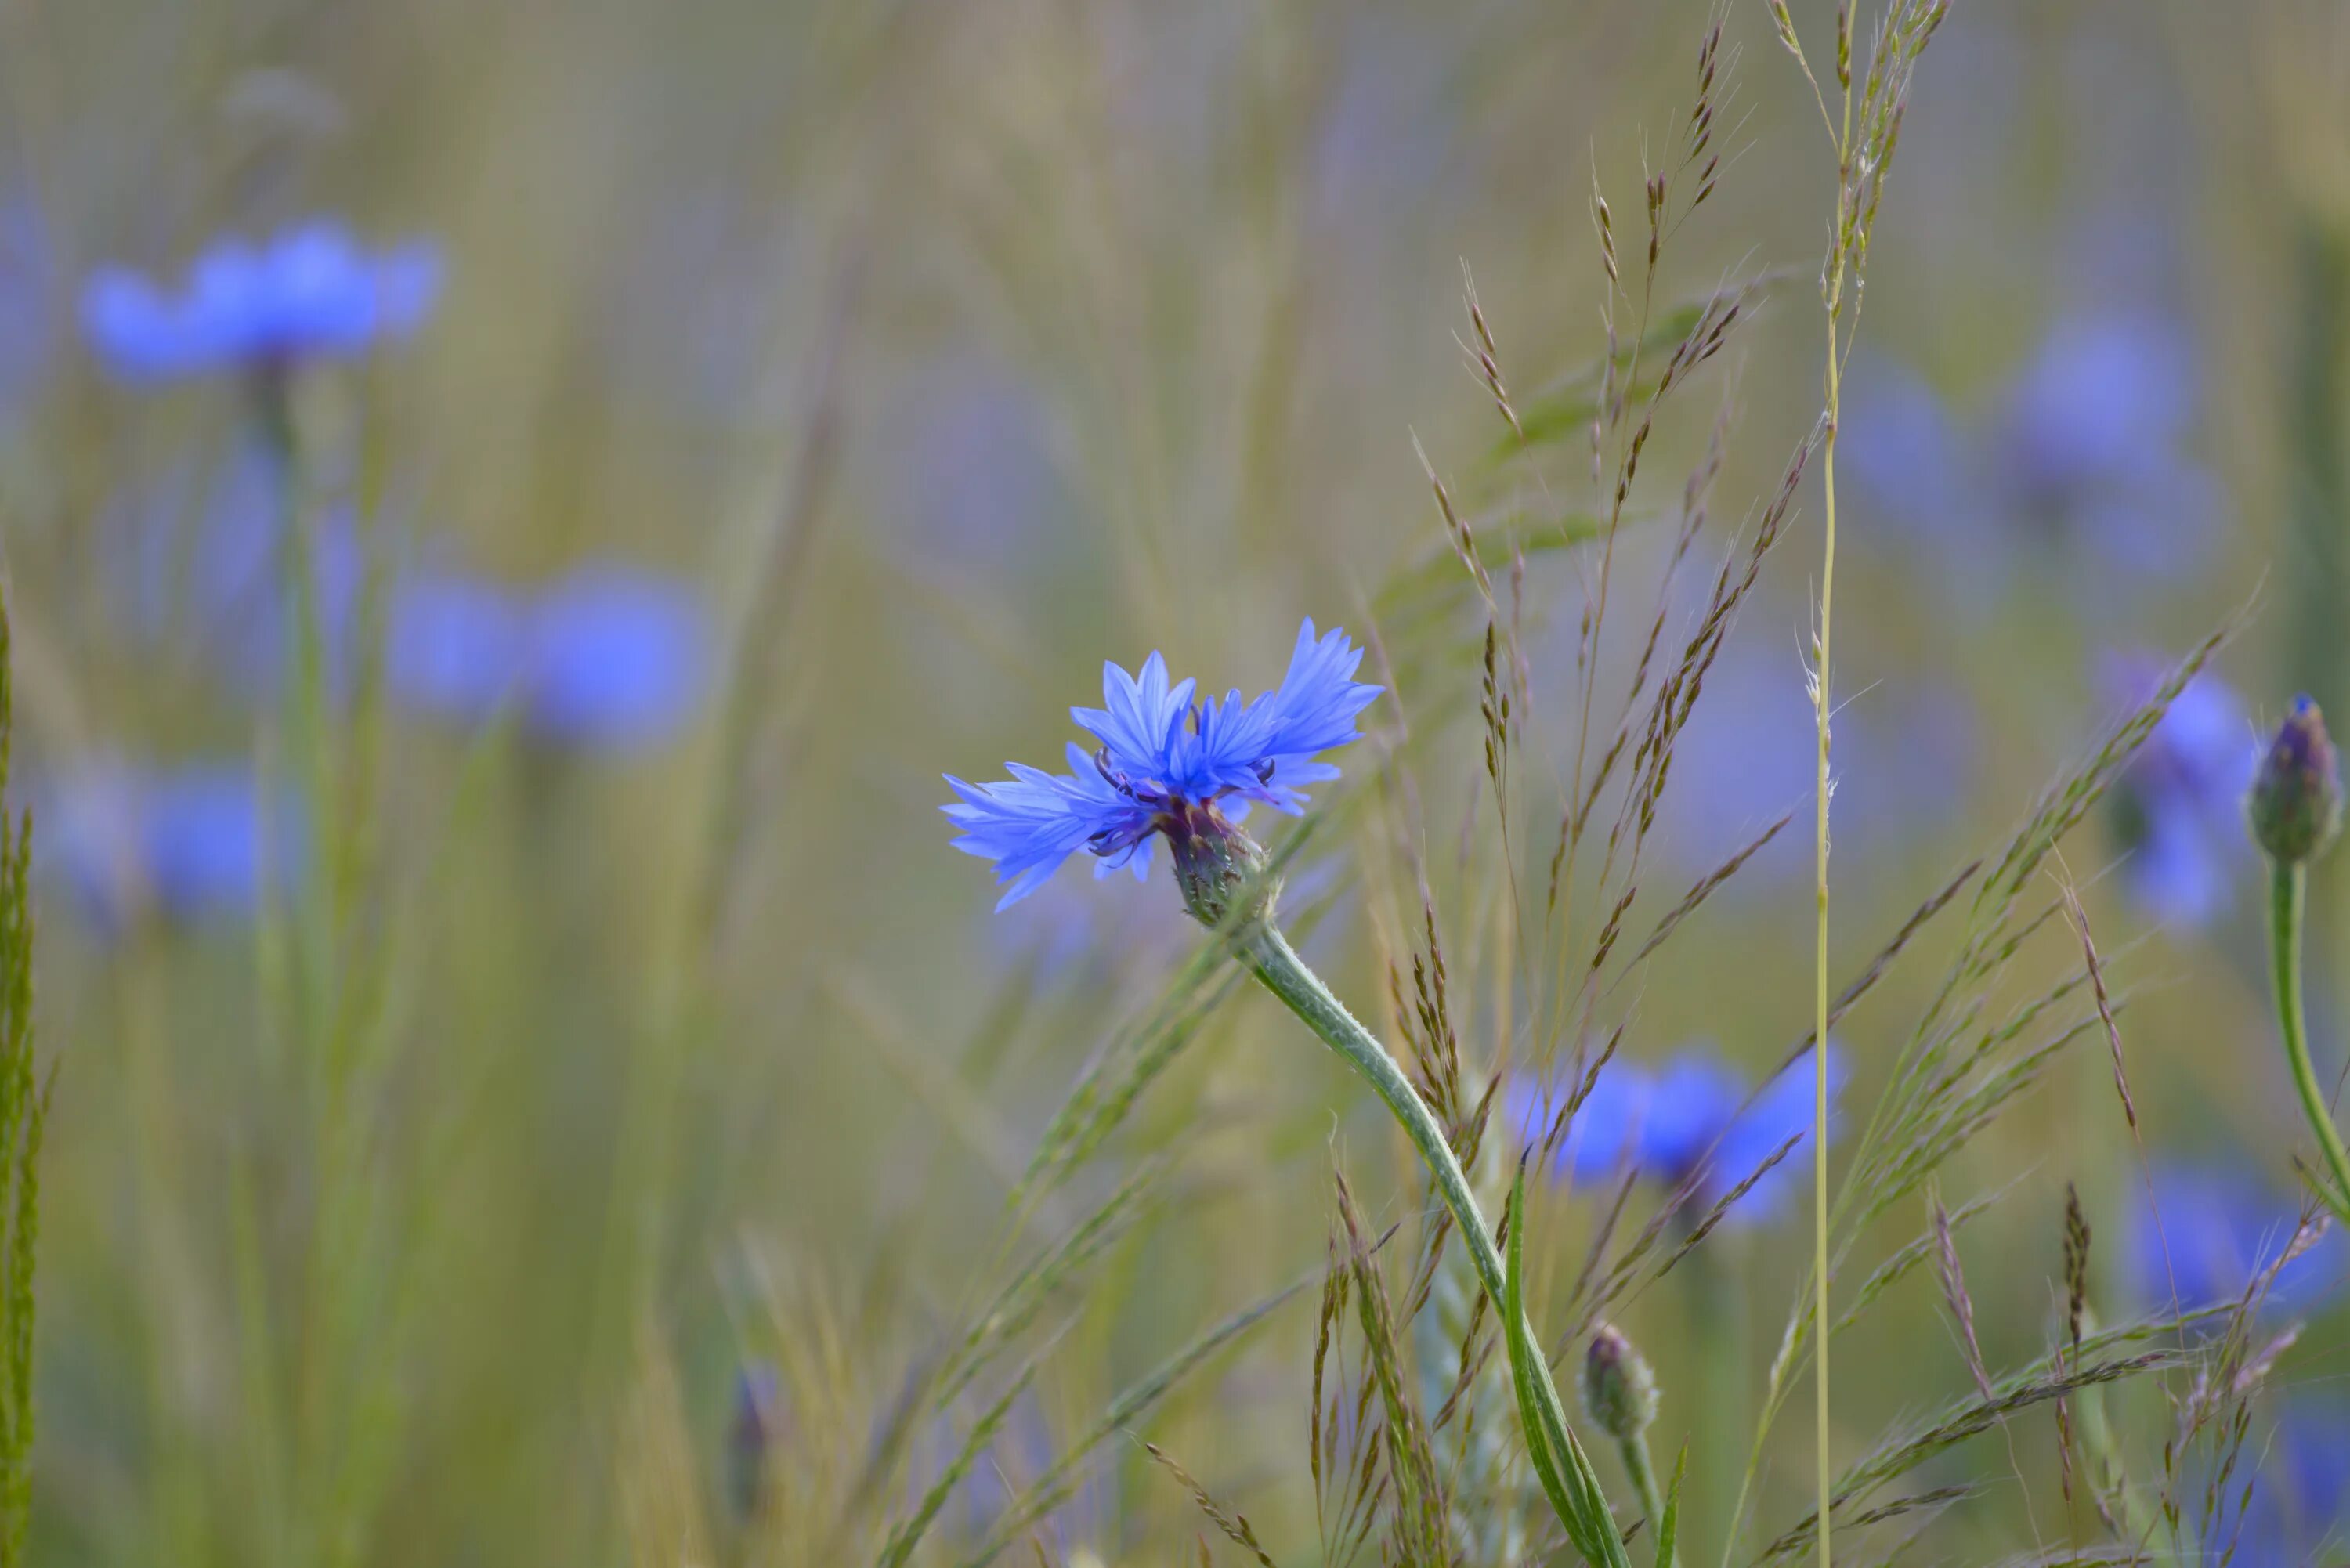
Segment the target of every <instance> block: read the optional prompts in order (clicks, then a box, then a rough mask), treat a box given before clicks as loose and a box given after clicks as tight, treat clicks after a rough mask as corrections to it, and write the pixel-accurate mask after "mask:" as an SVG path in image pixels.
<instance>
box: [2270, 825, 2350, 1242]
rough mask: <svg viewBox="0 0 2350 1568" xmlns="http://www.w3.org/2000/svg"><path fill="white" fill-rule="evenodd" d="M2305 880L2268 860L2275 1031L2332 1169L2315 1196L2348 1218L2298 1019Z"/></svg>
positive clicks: (2346, 1172) (2347, 1195)
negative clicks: (2331, 1175) (2329, 1179)
mask: <svg viewBox="0 0 2350 1568" xmlns="http://www.w3.org/2000/svg"><path fill="white" fill-rule="evenodd" d="M2308 883H2309V873H2308V869H2307V867H2303V866H2302V865H2300V864H2299V863H2297V862H2296V863H2294V864H2292V865H2286V864H2284V863H2282V862H2281V861H2272V862H2271V863H2270V866H2269V951H2270V957H2271V958H2272V961H2273V971H2272V972H2273V975H2274V978H2275V981H2276V1009H2277V1030H2278V1032H2279V1033H2282V1035H2283V1036H2284V1054H2285V1059H2286V1060H2287V1061H2289V1062H2291V1063H2292V1064H2293V1087H2294V1088H2295V1089H2297V1090H2299V1091H2300V1093H2301V1108H2302V1110H2303V1112H2304V1113H2306V1114H2307V1116H2308V1117H2309V1130H2310V1131H2311V1132H2312V1133H2314V1134H2315V1135H2316V1137H2317V1147H2319V1148H2321V1149H2323V1150H2324V1152H2325V1163H2326V1164H2327V1165H2328V1166H2329V1167H2331V1168H2332V1169H2333V1172H2334V1180H2333V1183H2332V1185H2330V1186H2329V1185H2327V1184H2325V1183H2324V1182H2319V1183H2317V1184H2316V1186H2317V1189H2318V1193H2319V1196H2321V1197H2323V1198H2324V1199H2325V1205H2326V1207H2327V1208H2329V1209H2331V1210H2334V1214H2335V1216H2336V1217H2337V1218H2339V1219H2341V1220H2343V1221H2344V1222H2345V1223H2350V1153H2345V1151H2344V1149H2343V1147H2342V1135H2341V1134H2340V1133H2338V1132H2336V1131H2335V1130H2334V1113H2333V1112H2332V1110H2330V1109H2329V1108H2328V1107H2327V1106H2326V1103H2325V1091H2324V1089H2323V1088H2322V1087H2321V1086H2320V1085H2319V1084H2318V1082H2317V1069H2316V1068H2315V1067H2314V1066H2313V1065H2312V1064H2310V1060H2309V1032H2308V1029H2307V1026H2306V1025H2305V1024H2304V1023H2303V1019H2302V1007H2301V928H2302V914H2303V906H2304V904H2305V903H2306V901H2307V892H2308Z"/></svg>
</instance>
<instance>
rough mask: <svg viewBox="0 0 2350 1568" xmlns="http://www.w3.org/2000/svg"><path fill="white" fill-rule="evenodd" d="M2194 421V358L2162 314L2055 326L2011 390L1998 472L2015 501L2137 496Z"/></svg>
mask: <svg viewBox="0 0 2350 1568" xmlns="http://www.w3.org/2000/svg"><path fill="white" fill-rule="evenodd" d="M2194 415H2195V361H2194V356H2193V353H2192V352H2191V351H2190V349H2189V346H2188V343H2187V338H2186V335H2185V333H2184V332H2183V331H2182V330H2181V329H2180V327H2179V326H2178V323H2177V322H2176V321H2174V320H2172V319H2170V318H2169V317H2162V316H2157V315H2153V314H2143V315H2139V314H2127V315H2125V314H2096V315H2089V316H2083V317H2072V318H2069V319H2067V320H2064V321H2061V322H2059V323H2058V324H2057V325H2056V326H2055V327H2054V329H2052V330H2051V331H2050V332H2049V334H2048V336H2047V337H2044V338H2043V339H2042V341H2041V343H2040V346H2039V348H2037V349H2036V350H2035V351H2034V352H2033V356H2032V358H2031V359H2030V360H2029V361H2028V362H2027V363H2026V364H2025V365H2024V367H2023V369H2022V371H2021V372H2020V373H2019V374H2018V375H2017V377H2016V379H2015V380H2014V382H2013V383H2012V385H2011V387H2010V388H2009V390H2008V394H2007V398H2006V400H2005V408H2004V410H2002V416H2001V420H2002V428H2001V441H2000V452H2001V455H2002V464H2001V469H2002V475H2003V476H2004V478H2005V479H2006V481H2007V483H2008V484H2009V486H2010V487H2011V488H2012V490H2013V491H2014V492H2015V493H2018V494H2020V495H2022V496H2024V497H2027V498H2031V499H2036V500H2039V501H2041V502H2043V504H2048V505H2051V506H2064V505H2068V504H2073V503H2074V502H2077V501H2078V500H2080V499H2081V498H2083V497H2084V496H2086V495H2091V494H2094V493H2097V492H2099V491H2101V490H2104V489H2106V488H2108V487H2119V488H2121V489H2124V490H2135V489H2137V488H2138V487H2139V486H2141V485H2143V484H2144V483H2147V481H2149V480H2151V479H2153V478H2155V477H2156V476H2157V474H2158V473H2159V472H2161V471H2162V470H2163V469H2164V468H2165V466H2166V465H2168V463H2170V462H2172V461H2173V458H2174V453H2173V450H2172V449H2173V447H2174V446H2175V444H2176V443H2177V442H2178V440H2179V439H2180V438H2181V437H2182V436H2183V435H2185V434H2186V432H2187V430H2188V428H2189V425H2190V424H2191V423H2192V422H2193V420H2194Z"/></svg>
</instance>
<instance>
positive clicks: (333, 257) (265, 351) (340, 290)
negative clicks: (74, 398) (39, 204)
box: [81, 219, 441, 382]
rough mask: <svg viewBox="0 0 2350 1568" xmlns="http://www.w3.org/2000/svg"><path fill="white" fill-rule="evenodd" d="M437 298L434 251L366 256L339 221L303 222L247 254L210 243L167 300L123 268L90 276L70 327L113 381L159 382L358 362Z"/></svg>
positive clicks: (242, 247)
mask: <svg viewBox="0 0 2350 1568" xmlns="http://www.w3.org/2000/svg"><path fill="white" fill-rule="evenodd" d="M440 289H441V255H440V252H439V251H438V250H437V249H436V248H435V247H433V246H432V245H430V244H421V243H411V244H402V245H398V246H395V247H393V248H392V249H390V250H388V251H384V252H381V253H380V254H372V255H371V254H368V253H367V252H365V251H363V250H361V249H360V248H359V244H358V242H357V241H356V240H354V239H353V238H352V237H351V234H350V231H349V230H348V229H346V228H345V227H343V225H341V224H340V223H335V222H332V221H331V220H327V219H315V220H312V221H311V222H309V223H303V224H300V225H298V226H297V227H295V228H291V229H288V230H286V231H285V232H284V233H282V234H279V235H277V237H276V238H275V239H273V240H271V241H269V242H268V243H267V244H263V245H260V246H258V247H256V246H254V245H250V244H246V243H245V242H244V241H243V240H240V239H236V238H233V237H232V238H229V239H225V240H223V241H221V242H220V243H218V244H215V245H213V248H212V249H211V250H209V251H207V252H205V253H204V254H203V256H201V257H199V258H198V259H197V261H196V264H195V265H194V266H193V267H192V268H191V269H190V270H189V274H188V280H187V285H186V287H185V288H184V290H183V291H182V292H181V293H180V294H179V295H177V296H173V295H172V294H171V293H170V292H168V291H167V290H165V289H163V288H161V287H159V286H157V285H156V284H155V283H153V282H152V281H151V280H150V279H149V278H147V277H145V276H142V275H140V274H138V273H135V272H132V271H130V270H129V269H128V268H124V267H120V266H107V267H100V268H99V270H98V271H96V272H95V273H93V274H91V275H90V278H89V281H88V284H87V285H86V286H84V288H83V290H82V302H81V314H82V325H83V327H84V328H85V329H86V330H87V331H88V335H89V340H90V343H91V345H92V346H93V347H94V348H96V349H97V350H98V352H99V356H100V357H101V358H104V359H105V361H106V362H107V365H108V366H109V369H112V370H113V371H114V372H115V373H116V374H117V375H119V376H120V377H122V378H123V379H126V380H130V381H135V382H152V381H162V380H170V379H174V378H177V377H182V376H193V375H202V374H205V373H207V372H210V371H214V370H226V369H248V368H255V367H271V366H284V365H289V364H294V363H297V362H300V361H303V360H310V359H327V358H348V357H350V356H353V355H357V354H360V353H364V352H365V351H366V350H367V349H368V348H370V347H372V346H373V345H374V344H375V343H377V342H378V341H379V340H383V339H391V338H400V337H406V336H407V335H408V334H409V333H411V332H412V331H414V330H415V329H416V327H418V326H420V325H421V323H422V322H423V320H424V318H425V317H426V316H428V315H429V314H431V312H432V305H433V301H434V300H435V298H436V297H437V296H439V294H440Z"/></svg>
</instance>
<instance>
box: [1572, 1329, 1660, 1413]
mask: <svg viewBox="0 0 2350 1568" xmlns="http://www.w3.org/2000/svg"><path fill="white" fill-rule="evenodd" d="M1581 1383H1582V1392H1583V1408H1584V1410H1585V1411H1586V1413H1587V1414H1588V1415H1589V1416H1590V1417H1591V1424H1592V1425H1593V1426H1595V1427H1597V1428H1599V1429H1600V1430H1601V1431H1603V1432H1605V1433H1607V1435H1608V1436H1609V1437H1611V1438H1615V1439H1616V1440H1617V1441H1618V1442H1627V1441H1629V1440H1630V1439H1631V1438H1637V1437H1638V1436H1639V1435H1640V1434H1641V1433H1642V1432H1645V1431H1647V1430H1648V1424H1649V1423H1650V1422H1652V1421H1654V1420H1655V1419H1656V1418H1657V1376H1656V1374H1655V1373H1653V1372H1650V1371H1649V1370H1648V1362H1646V1361H1645V1360H1643V1359H1641V1356H1640V1353H1639V1352H1638V1351H1637V1350H1635V1349H1633V1348H1632V1342H1631V1341H1630V1340H1628V1339H1627V1338H1625V1337H1624V1331H1623V1330H1621V1329H1619V1328H1617V1326H1616V1325H1615V1324H1607V1323H1603V1324H1600V1325H1599V1326H1598V1327H1596V1328H1595V1329H1593V1330H1592V1331H1591V1347H1590V1349H1588V1350H1587V1351H1586V1352H1585V1353H1584V1356H1583V1376H1582V1379H1581Z"/></svg>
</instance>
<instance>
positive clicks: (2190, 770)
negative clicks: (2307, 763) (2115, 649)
mask: <svg viewBox="0 0 2350 1568" xmlns="http://www.w3.org/2000/svg"><path fill="white" fill-rule="evenodd" d="M2162 670H2163V665H2162V663H2161V661H2160V660H2158V659H2151V658H2148V657H2146V656H2142V655H2131V656H2126V657H2124V658H2120V659H2115V660H2114V661H2113V662H2112V665H2111V667H2110V671H2109V678H2108V683H2109V684H2110V685H2112V686H2113V687H2114V688H2115V689H2116V691H2118V692H2119V693H2120V695H2121V696H2122V697H2123V699H2124V700H2125V701H2128V702H2130V703H2132V704H2135V703H2137V702H2141V701H2145V700H2146V698H2147V696H2148V695H2149V694H2150V693H2151V692H2152V691H2153V689H2154V686H2155V684H2156V682H2157V681H2158V680H2159V679H2160V676H2161V673H2162ZM2260 757H2261V742H2260V737H2259V736H2258V734H2256V733H2255V732H2253V729H2252V725H2251V718H2250V716H2249V715H2248V713H2247V711H2246V710H2245V708H2244V705H2243V703H2242V702H2241V701H2240V700H2239V699H2238V698H2237V696H2236V694H2235V692H2234V691H2231V690H2230V688H2229V687H2228V686H2227V685H2226V683H2224V682H2223V681H2221V680H2220V679H2219V678H2218V677H2216V676H2212V675H2200V676H2198V677H2197V678H2196V679H2195V680H2191V681H2189V683H2188V684H2187V687H2186V689H2185V690H2184V691H2180V692H2179V694H2178V697H2177V699H2176V700H2174V701H2172V703H2171V704H2170V707H2169V708H2168V710H2167V711H2165V712H2164V714H2163V716H2162V719H2161V721H2160V722H2158V723H2157V724H2156V725H2155V727H2154V732H2153V733H2152V734H2150V735H2148V736H2147V741H2146V744H2145V745H2144V746H2143V747H2141V748H2140V749H2139V752H2138V754H2137V757H2136V758H2135V759H2133V760H2132V762H2131V763H2130V766H2129V770H2128V771H2127V772H2126V774H2123V776H2122V778H2121V781H2120V784H2119V785H2118V787H2117V788H2116V791H2115V793H2114V814H2115V823H2116V830H2117V834H2118V836H2119V837H2120V839H2121V842H2122V847H2123V848H2124V849H2125V850H2126V851H2127V852H2128V858H2127V859H2126V861H2124V862H2123V866H2122V873H2121V875H2122V882H2123V886H2124V887H2125V888H2126V889H2127V890H2128V892H2129V894H2130V896H2131V897H2132V898H2134V899H2136V900H2137V903H2138V904H2139V905H2140V906H2141V907H2143V908H2144V909H2146V910H2147V912H2148V913H2149V914H2151V915H2153V916H2154V917H2155V918H2156V919H2159V920H2163V921H2166V922H2168V923H2170V924H2173V925H2179V926H2201V925H2206V924H2208V923H2210V921H2211V920H2212V919H2216V918H2217V917H2219V916H2220V915H2222V914H2224V913H2226V912H2227V910H2228V908H2229V906H2230V904H2231V903H2232V902H2233V901H2234V893H2235V882H2236V880H2237V878H2238V877H2239V876H2240V874H2241V872H2243V871H2244V870H2246V869H2247V868H2249V867H2251V863H2252V859H2253V857H2252V852H2251V843H2250V841H2249V840H2248V839H2247V838H2246V836H2245V833H2244V815H2243V804H2244V794H2245V792H2246V791H2247V790H2249V789H2251V784H2252V774H2253V772H2254V771H2255V770H2256V769H2257V768H2258V767H2259V765H2260Z"/></svg>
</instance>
